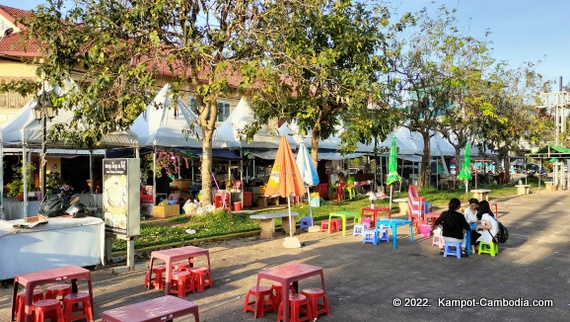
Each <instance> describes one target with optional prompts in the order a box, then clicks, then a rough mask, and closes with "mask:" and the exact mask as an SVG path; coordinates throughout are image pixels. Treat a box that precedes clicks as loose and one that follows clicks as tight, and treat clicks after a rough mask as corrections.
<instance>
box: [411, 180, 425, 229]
mask: <svg viewBox="0 0 570 322" xmlns="http://www.w3.org/2000/svg"><path fill="white" fill-rule="evenodd" d="M425 203H426V201H425V199H424V198H422V197H420V196H418V190H417V189H416V187H415V186H412V185H410V186H409V187H408V219H409V220H410V221H411V222H412V225H413V226H414V227H415V228H416V233H419V222H421V221H422V219H423V215H424V214H425V208H424V207H425Z"/></svg>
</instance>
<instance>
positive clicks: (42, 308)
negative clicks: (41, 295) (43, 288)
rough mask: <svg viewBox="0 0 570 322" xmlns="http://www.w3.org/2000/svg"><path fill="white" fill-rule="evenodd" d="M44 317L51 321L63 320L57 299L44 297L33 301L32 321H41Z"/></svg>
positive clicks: (58, 321) (63, 321) (60, 321)
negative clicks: (44, 298)
mask: <svg viewBox="0 0 570 322" xmlns="http://www.w3.org/2000/svg"><path fill="white" fill-rule="evenodd" d="M46 318H49V319H50V321H53V322H55V321H57V322H65V319H64V317H63V309H62V308H61V304H59V300H58V299H46V300H41V301H37V302H35V303H34V321H35V322H43V321H44V320H45V319H46Z"/></svg>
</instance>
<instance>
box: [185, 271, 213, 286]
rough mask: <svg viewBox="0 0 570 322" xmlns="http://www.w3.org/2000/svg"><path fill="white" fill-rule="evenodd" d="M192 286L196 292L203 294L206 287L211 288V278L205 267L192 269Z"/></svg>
mask: <svg viewBox="0 0 570 322" xmlns="http://www.w3.org/2000/svg"><path fill="white" fill-rule="evenodd" d="M190 273H191V274H192V280H193V281H194V286H195V288H196V290H197V291H198V292H204V289H205V288H206V286H208V287H210V288H211V287H212V277H211V276H210V272H209V271H208V269H207V268H206V267H198V268H192V269H191V270H190Z"/></svg>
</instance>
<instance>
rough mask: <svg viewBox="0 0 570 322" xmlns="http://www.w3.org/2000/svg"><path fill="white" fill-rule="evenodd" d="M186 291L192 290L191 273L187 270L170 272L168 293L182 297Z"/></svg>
mask: <svg viewBox="0 0 570 322" xmlns="http://www.w3.org/2000/svg"><path fill="white" fill-rule="evenodd" d="M188 292H194V282H193V280H192V274H190V272H188V271H183V272H174V273H172V287H171V288H170V293H171V294H176V295H177V296H178V297H179V298H184V297H186V293H188Z"/></svg>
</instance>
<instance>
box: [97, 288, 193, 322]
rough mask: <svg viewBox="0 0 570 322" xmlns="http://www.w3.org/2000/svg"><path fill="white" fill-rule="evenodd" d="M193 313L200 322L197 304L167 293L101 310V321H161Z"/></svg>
mask: <svg viewBox="0 0 570 322" xmlns="http://www.w3.org/2000/svg"><path fill="white" fill-rule="evenodd" d="M189 314H192V315H194V320H195V321H196V322H200V316H199V314H198V305H197V304H196V303H194V302H190V301H188V300H185V299H181V298H178V297H176V296H172V295H167V296H162V297H158V298H155V299H152V300H148V301H144V302H139V303H135V304H131V305H125V306H122V307H118V308H116V309H111V310H108V311H105V312H103V319H102V320H101V321H103V322H131V321H137V322H163V321H172V319H174V318H178V317H181V316H186V315H189Z"/></svg>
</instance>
